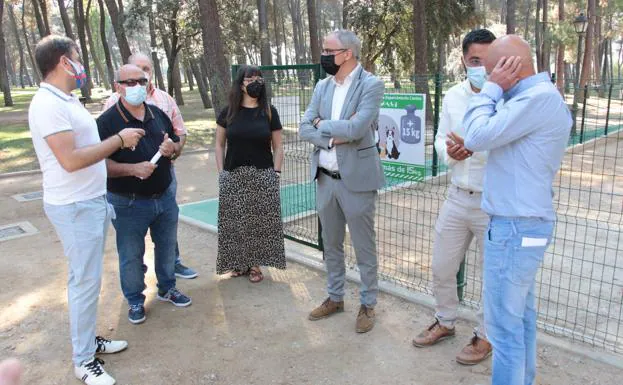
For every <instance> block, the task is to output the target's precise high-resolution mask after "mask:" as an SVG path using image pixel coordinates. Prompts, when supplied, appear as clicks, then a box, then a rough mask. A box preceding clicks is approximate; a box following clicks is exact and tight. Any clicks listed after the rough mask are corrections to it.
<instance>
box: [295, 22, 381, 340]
mask: <svg viewBox="0 0 623 385" xmlns="http://www.w3.org/2000/svg"><path fill="white" fill-rule="evenodd" d="M360 51H361V41H360V40H359V38H357V36H356V35H355V34H354V33H353V32H351V31H346V30H340V31H335V32H333V33H331V34H330V35H329V36H327V37H326V38H325V40H324V43H323V52H322V58H321V64H322V67H323V68H324V70H325V71H326V72H327V73H328V74H329V75H333V76H329V77H327V78H326V79H324V80H321V81H320V82H318V85H317V86H316V89H315V90H314V95H313V97H312V100H311V103H310V104H309V107H307V110H306V111H305V115H304V116H303V118H302V119H301V126H300V132H299V134H300V136H301V138H302V139H303V140H306V141H308V142H310V143H312V144H313V145H314V152H313V153H312V155H311V176H312V178H313V179H317V181H318V190H317V191H318V192H317V197H316V199H317V207H318V215H319V216H320V223H321V224H322V238H323V244H324V259H325V262H326V265H327V281H328V282H327V291H328V294H329V297H328V298H327V299H326V300H325V301H324V302H323V303H322V305H320V306H318V307H317V308H316V309H314V310H313V311H312V312H311V313H310V315H309V319H310V320H312V321H316V320H319V319H322V318H326V317H329V316H331V315H333V314H335V313H338V312H342V311H343V310H344V282H345V278H346V267H345V263H344V236H345V233H346V225H347V224H348V230H349V232H350V237H351V240H352V243H353V247H354V248H355V255H356V257H357V265H358V267H359V272H360V274H361V289H360V291H359V292H360V301H361V306H360V307H359V313H358V315H357V321H356V324H355V330H356V331H357V333H365V332H368V331H370V330H371V329H372V328H373V327H374V321H375V313H374V306H375V305H376V296H377V292H378V283H377V282H378V279H377V268H378V262H377V255H376V239H375V238H376V235H375V232H374V213H375V209H376V197H377V190H378V189H379V188H381V187H382V186H383V183H384V178H383V170H382V168H381V162H380V159H379V154H378V151H377V148H376V143H375V140H374V132H373V127H374V126H375V123H376V122H377V121H378V117H379V111H380V106H381V100H382V99H383V91H384V85H383V82H382V81H381V80H379V79H378V78H377V77H376V76H374V75H372V74H370V73H369V72H367V71H365V70H364V69H363V68H362V67H361V65H360V64H359V60H358V59H359V53H360Z"/></svg>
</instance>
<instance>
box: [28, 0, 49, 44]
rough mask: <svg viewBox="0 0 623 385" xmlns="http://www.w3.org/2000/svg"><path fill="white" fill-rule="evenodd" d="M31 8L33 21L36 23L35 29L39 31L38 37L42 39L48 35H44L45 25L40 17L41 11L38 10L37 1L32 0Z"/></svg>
mask: <svg viewBox="0 0 623 385" xmlns="http://www.w3.org/2000/svg"><path fill="white" fill-rule="evenodd" d="M32 8H33V11H34V13H35V20H36V21H37V29H38V30H39V37H41V38H44V37H46V36H47V35H48V34H47V33H46V29H45V23H44V22H43V18H42V17H41V10H40V9H39V1H38V0H32Z"/></svg>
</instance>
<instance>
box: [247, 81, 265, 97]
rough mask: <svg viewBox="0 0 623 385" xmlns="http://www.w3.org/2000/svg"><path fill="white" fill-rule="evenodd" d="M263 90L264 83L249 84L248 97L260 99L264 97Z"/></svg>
mask: <svg viewBox="0 0 623 385" xmlns="http://www.w3.org/2000/svg"><path fill="white" fill-rule="evenodd" d="M263 90H264V83H260V82H258V81H254V82H251V83H249V84H247V95H249V96H250V97H252V98H253V99H257V98H259V97H260V95H262V91H263Z"/></svg>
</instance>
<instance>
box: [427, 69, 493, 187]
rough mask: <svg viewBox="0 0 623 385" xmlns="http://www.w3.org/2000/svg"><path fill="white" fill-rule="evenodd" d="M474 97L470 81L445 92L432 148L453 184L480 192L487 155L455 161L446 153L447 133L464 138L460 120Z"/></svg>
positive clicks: (463, 129)
mask: <svg viewBox="0 0 623 385" xmlns="http://www.w3.org/2000/svg"><path fill="white" fill-rule="evenodd" d="M473 95H476V93H475V92H474V91H473V90H472V87H471V86H470V83H469V80H465V81H463V82H461V83H459V84H457V85H455V86H454V87H452V88H450V89H449V90H448V92H447V93H446V96H445V97H444V98H443V104H442V107H441V118H440V120H439V129H438V130H437V135H436V136H435V149H436V150H437V154H438V155H439V158H440V159H441V160H442V161H443V162H444V163H445V164H447V165H448V167H449V168H450V170H451V172H452V184H453V185H455V186H457V187H459V188H462V189H465V190H470V191H477V192H482V186H483V179H484V175H485V166H486V164H487V152H486V151H483V152H475V153H474V154H473V155H472V156H471V157H469V158H467V159H465V160H463V161H457V160H454V159H452V158H451V157H450V156H448V153H447V151H446V140H447V139H448V134H450V133H451V132H454V133H456V134H458V135H459V136H461V137H462V138H465V128H464V127H463V117H464V116H465V113H466V112H467V106H468V104H469V102H470V100H471V98H472V96H473Z"/></svg>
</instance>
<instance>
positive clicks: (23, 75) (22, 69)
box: [7, 4, 32, 88]
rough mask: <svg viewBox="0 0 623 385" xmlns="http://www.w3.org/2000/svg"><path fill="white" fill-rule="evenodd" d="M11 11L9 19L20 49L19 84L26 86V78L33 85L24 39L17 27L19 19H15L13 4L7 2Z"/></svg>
mask: <svg viewBox="0 0 623 385" xmlns="http://www.w3.org/2000/svg"><path fill="white" fill-rule="evenodd" d="M7 8H8V11H9V19H10V21H11V28H12V29H13V34H14V35H15V43H16V44H17V50H18V51H19V84H20V86H21V87H22V88H24V80H26V82H27V83H28V84H29V85H30V86H32V80H30V76H28V69H27V68H26V61H25V60H24V49H23V47H22V41H21V40H20V38H19V30H18V29H17V21H16V20H15V12H14V11H13V5H11V4H7Z"/></svg>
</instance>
